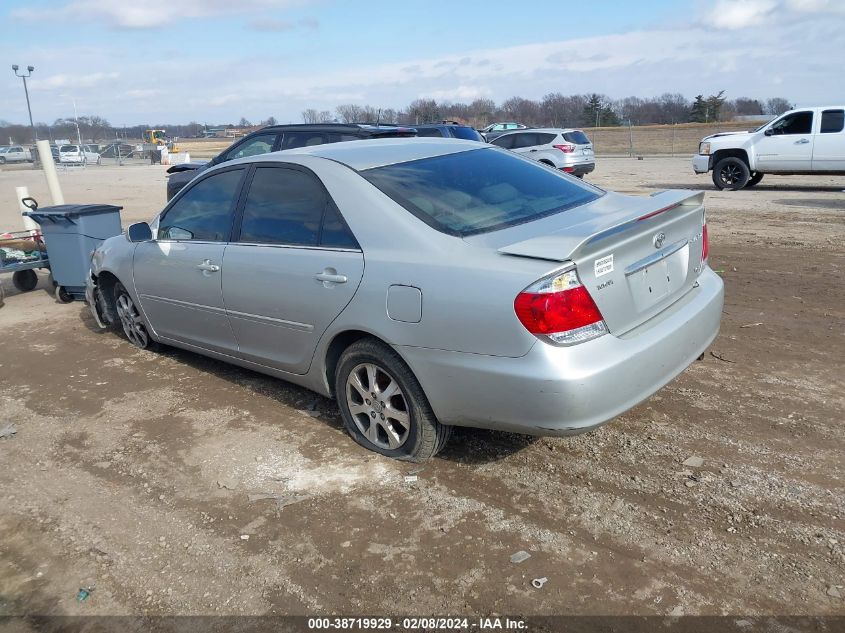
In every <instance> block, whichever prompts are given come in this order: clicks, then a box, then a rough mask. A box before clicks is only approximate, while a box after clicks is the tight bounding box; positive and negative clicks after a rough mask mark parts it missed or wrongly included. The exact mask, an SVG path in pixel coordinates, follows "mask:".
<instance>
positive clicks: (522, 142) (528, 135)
mask: <svg viewBox="0 0 845 633" xmlns="http://www.w3.org/2000/svg"><path fill="white" fill-rule="evenodd" d="M513 136H514V141H513V149H520V148H522V147H534V146H535V145H539V143H538V142H537V137H538V136H539V135H538V134H535V133H534V132H522V133H520V134H514V135H513Z"/></svg>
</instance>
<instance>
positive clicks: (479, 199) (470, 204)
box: [361, 148, 603, 237]
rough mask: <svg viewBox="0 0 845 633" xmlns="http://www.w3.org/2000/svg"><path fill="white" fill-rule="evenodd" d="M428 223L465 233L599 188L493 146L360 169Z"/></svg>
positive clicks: (568, 203)
mask: <svg viewBox="0 0 845 633" xmlns="http://www.w3.org/2000/svg"><path fill="white" fill-rule="evenodd" d="M361 175H362V176H364V178H366V179H367V180H368V181H369V182H370V183H372V184H373V185H375V186H376V187H378V188H379V189H380V190H381V191H382V192H384V193H385V194H387V195H388V196H390V197H391V198H392V199H393V200H394V201H396V202H397V203H398V204H400V205H401V206H403V207H404V208H405V209H407V210H408V211H410V212H411V213H413V214H414V215H415V216H417V217H418V218H419V219H421V220H422V221H423V222H425V223H426V224H428V225H429V226H431V227H433V228H435V229H437V230H438V231H442V232H443V233H448V234H449V235H458V236H461V237H463V236H467V235H475V234H477V233H486V232H488V231H495V230H498V229H503V228H506V227H509V226H514V225H516V224H523V223H525V222H531V221H532V220H537V219H540V218H542V217H545V216H548V215H552V214H554V213H560V212H562V211H565V210H566V209H570V208H572V207H576V206H580V205H582V204H586V203H587V202H591V201H593V200H595V199H596V198H598V197H599V196H601V195H602V193H603V192H602V191H601V190H600V189H597V188H595V187H591V186H589V185H586V184H584V183H582V182H580V181H578V180H575V179H573V178H570V177H568V176H564V175H562V174H560V173H558V172H556V171H555V170H552V169H549V168H548V167H546V166H545V165H541V164H539V163H536V162H534V161H531V160H527V159H525V158H520V157H519V156H516V155H514V154H511V153H510V152H506V151H502V150H499V149H493V148H490V149H477V150H470V151H468V152H459V153H456V154H447V155H445V156H436V157H434V158H424V159H421V160H415V161H411V162H407V163H399V164H396V165H387V166H385V167H375V168H373V169H367V170H364V171H362V172H361Z"/></svg>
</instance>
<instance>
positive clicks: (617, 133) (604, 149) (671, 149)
mask: <svg viewBox="0 0 845 633" xmlns="http://www.w3.org/2000/svg"><path fill="white" fill-rule="evenodd" d="M758 125H760V123H759V122H757V123H755V122H753V121H752V122H748V121H741V122H733V121H732V122H722V123H677V124H675V125H633V126H628V125H623V126H619V127H599V128H582V129H583V130H584V132H586V133H587V135H588V136H589V137H590V140H591V141H592V142H593V151H594V152H595V153H596V155H599V156H643V155H651V154H664V155H670V156H691V155H693V154H696V153H697V152H698V144H699V142H700V141H701V139H702V138H704V137H705V136H709V135H710V134H715V133H717V132H739V131H743V130H751V129H754V128H756V127H757V126H758Z"/></svg>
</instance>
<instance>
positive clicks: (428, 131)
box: [417, 127, 443, 137]
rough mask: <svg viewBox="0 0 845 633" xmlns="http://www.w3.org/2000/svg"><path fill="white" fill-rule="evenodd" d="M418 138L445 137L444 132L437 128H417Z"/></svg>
mask: <svg viewBox="0 0 845 633" xmlns="http://www.w3.org/2000/svg"><path fill="white" fill-rule="evenodd" d="M417 136H440V137H442V136H443V132H441V131H440V130H438V129H437V128H436V127H427V128H417Z"/></svg>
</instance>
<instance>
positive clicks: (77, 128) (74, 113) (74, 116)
mask: <svg viewBox="0 0 845 633" xmlns="http://www.w3.org/2000/svg"><path fill="white" fill-rule="evenodd" d="M70 100H71V101H73V120H74V122H75V123H76V140H77V141H78V142H79V151H82V134H81V133H80V132H79V115H78V114H76V97H71V98H70Z"/></svg>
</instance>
